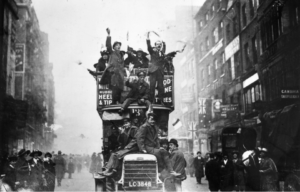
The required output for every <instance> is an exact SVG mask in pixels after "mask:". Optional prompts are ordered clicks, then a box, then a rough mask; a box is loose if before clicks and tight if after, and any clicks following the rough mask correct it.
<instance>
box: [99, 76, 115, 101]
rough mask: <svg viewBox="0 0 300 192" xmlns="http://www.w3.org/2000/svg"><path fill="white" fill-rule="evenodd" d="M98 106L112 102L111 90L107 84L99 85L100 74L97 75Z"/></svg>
mask: <svg viewBox="0 0 300 192" xmlns="http://www.w3.org/2000/svg"><path fill="white" fill-rule="evenodd" d="M97 78H98V86H99V87H98V98H97V99H98V107H104V106H106V105H110V104H111V103H112V90H111V89H109V87H108V85H100V84H99V81H100V79H101V76H98V77H97Z"/></svg>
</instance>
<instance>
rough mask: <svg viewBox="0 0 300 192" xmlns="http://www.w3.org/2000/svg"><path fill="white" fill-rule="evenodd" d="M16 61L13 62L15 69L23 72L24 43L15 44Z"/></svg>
mask: <svg viewBox="0 0 300 192" xmlns="http://www.w3.org/2000/svg"><path fill="white" fill-rule="evenodd" d="M15 61H16V63H15V71H17V72H24V69H25V67H24V64H25V45H24V44H16V60H15Z"/></svg>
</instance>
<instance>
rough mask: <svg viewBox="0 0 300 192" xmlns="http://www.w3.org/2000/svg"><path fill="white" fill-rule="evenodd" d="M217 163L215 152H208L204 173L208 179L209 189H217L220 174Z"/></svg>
mask: <svg viewBox="0 0 300 192" xmlns="http://www.w3.org/2000/svg"><path fill="white" fill-rule="evenodd" d="M219 172H220V170H219V163H218V161H217V159H216V156H215V154H213V153H211V154H209V159H208V161H207V163H206V165H205V175H206V178H207V180H208V188H209V190H210V191H212V192H213V191H219V188H220V175H219Z"/></svg>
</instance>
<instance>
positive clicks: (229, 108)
mask: <svg viewBox="0 0 300 192" xmlns="http://www.w3.org/2000/svg"><path fill="white" fill-rule="evenodd" d="M238 110H239V104H229V105H222V106H221V114H222V116H225V115H226V114H227V112H228V111H238Z"/></svg>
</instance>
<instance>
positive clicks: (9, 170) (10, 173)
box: [3, 156, 20, 191]
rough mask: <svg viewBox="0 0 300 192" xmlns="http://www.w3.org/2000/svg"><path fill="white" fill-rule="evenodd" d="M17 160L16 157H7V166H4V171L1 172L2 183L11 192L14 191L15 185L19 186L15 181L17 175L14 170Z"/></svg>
mask: <svg viewBox="0 0 300 192" xmlns="http://www.w3.org/2000/svg"><path fill="white" fill-rule="evenodd" d="M17 159H18V157H16V156H11V157H8V164H6V165H4V171H3V173H4V174H5V177H4V179H3V183H6V184H7V185H9V187H10V188H11V189H12V191H15V190H16V185H18V184H20V183H19V182H18V181H17V173H16V169H15V164H16V162H17Z"/></svg>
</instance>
